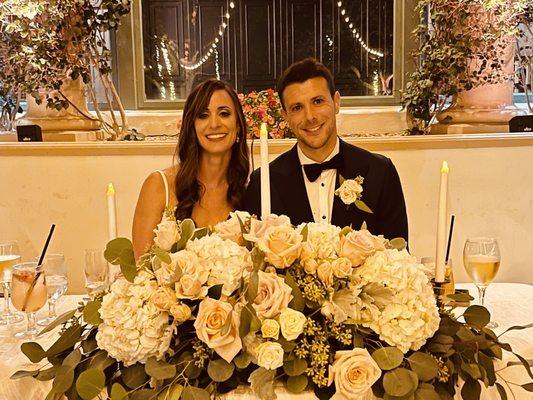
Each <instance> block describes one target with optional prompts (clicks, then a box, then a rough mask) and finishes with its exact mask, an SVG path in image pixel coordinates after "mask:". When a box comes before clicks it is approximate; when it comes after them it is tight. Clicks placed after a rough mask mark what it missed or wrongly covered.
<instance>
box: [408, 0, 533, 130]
mask: <svg viewBox="0 0 533 400" xmlns="http://www.w3.org/2000/svg"><path fill="white" fill-rule="evenodd" d="M528 2H529V0H481V1H479V0H420V1H419V2H418V5H417V11H418V12H419V14H420V20H421V23H420V25H419V26H418V27H417V28H416V29H415V31H414V32H413V33H414V35H415V36H416V38H417V39H418V42H419V46H418V48H417V49H416V50H415V51H414V52H413V56H414V58H415V64H416V70H415V71H414V72H413V73H411V74H410V76H409V81H408V83H407V84H406V87H405V90H404V92H403V93H402V95H403V99H402V104H403V106H404V108H406V110H407V118H408V125H409V128H410V133H411V134H420V133H428V132H429V129H430V126H431V125H432V124H433V123H434V122H435V121H436V119H437V118H438V117H439V116H440V117H441V120H442V116H443V115H445V114H444V112H445V111H448V112H450V110H452V109H453V108H454V107H456V106H458V105H461V102H462V101H464V99H465V97H468V96H469V94H470V93H469V91H471V90H472V89H475V88H480V87H484V88H489V91H491V92H492V93H496V91H495V90H492V89H494V88H495V86H492V87H489V86H488V85H502V86H501V87H505V90H506V93H505V94H504V95H505V96H507V98H509V96H510V98H511V102H512V78H513V76H514V65H513V62H512V61H513V55H514V49H513V46H514V45H515V41H516V38H517V37H518V34H519V30H518V25H519V22H520V21H521V20H523V17H524V13H525V10H526V7H527V5H528ZM509 67H511V68H509ZM444 122H446V121H444Z"/></svg>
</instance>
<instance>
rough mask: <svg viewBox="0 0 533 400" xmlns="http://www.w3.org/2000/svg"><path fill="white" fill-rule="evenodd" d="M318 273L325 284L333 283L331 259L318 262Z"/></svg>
mask: <svg viewBox="0 0 533 400" xmlns="http://www.w3.org/2000/svg"><path fill="white" fill-rule="evenodd" d="M316 274H317V275H318V279H320V280H321V281H322V282H323V283H324V285H326V286H331V285H333V267H332V266H331V263H330V262H329V261H322V262H321V263H320V264H318V268H317V270H316Z"/></svg>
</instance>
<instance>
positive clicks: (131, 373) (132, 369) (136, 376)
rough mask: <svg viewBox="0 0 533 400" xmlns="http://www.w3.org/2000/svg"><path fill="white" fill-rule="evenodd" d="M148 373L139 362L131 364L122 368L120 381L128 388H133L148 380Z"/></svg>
mask: <svg viewBox="0 0 533 400" xmlns="http://www.w3.org/2000/svg"><path fill="white" fill-rule="evenodd" d="M148 379H149V378H148V375H146V373H145V372H144V367H143V366H142V365H141V364H133V365H131V366H129V367H127V368H125V369H123V370H122V381H123V382H124V383H125V384H126V386H127V387H129V388H130V389H135V388H136V387H139V386H141V385H142V384H144V383H146V382H147V381H148Z"/></svg>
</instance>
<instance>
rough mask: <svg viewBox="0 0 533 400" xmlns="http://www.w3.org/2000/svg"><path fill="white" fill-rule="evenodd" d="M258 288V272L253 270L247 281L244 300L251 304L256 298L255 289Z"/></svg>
mask: <svg viewBox="0 0 533 400" xmlns="http://www.w3.org/2000/svg"><path fill="white" fill-rule="evenodd" d="M258 287H259V272H258V271H256V270H255V269H254V271H253V272H252V273H251V274H250V279H249V281H248V289H247V290H246V300H248V302H250V303H253V302H254V300H255V298H256V297H257V289H258Z"/></svg>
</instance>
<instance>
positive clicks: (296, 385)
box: [287, 375, 308, 393]
mask: <svg viewBox="0 0 533 400" xmlns="http://www.w3.org/2000/svg"><path fill="white" fill-rule="evenodd" d="M307 382H308V381H307V376H305V375H298V376H290V377H289V379H287V389H289V391H291V392H293V393H301V392H303V391H304V390H305V388H306V387H307Z"/></svg>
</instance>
